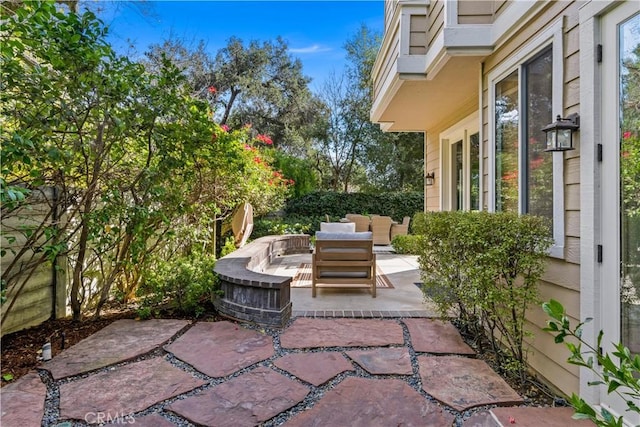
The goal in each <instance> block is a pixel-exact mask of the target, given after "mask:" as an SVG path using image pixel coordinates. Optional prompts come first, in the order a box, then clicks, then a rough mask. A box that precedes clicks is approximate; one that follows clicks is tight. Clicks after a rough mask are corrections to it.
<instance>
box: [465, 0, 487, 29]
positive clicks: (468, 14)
mask: <svg viewBox="0 0 640 427" xmlns="http://www.w3.org/2000/svg"><path fill="white" fill-rule="evenodd" d="M493 3H494V2H493V1H486V0H476V1H460V2H458V24H490V23H491V22H493Z"/></svg>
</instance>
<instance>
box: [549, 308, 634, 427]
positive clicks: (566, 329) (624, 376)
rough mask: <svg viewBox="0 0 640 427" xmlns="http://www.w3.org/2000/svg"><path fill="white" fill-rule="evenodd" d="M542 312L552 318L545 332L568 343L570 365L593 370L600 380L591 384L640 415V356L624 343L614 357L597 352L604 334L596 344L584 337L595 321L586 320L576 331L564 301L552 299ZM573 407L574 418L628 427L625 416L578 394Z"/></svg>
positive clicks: (597, 423)
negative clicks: (613, 396) (599, 387)
mask: <svg viewBox="0 0 640 427" xmlns="http://www.w3.org/2000/svg"><path fill="white" fill-rule="evenodd" d="M542 309H543V310H544V312H545V313H547V315H548V316H549V317H551V320H548V321H547V327H546V328H544V330H545V331H548V332H551V333H552V334H554V338H555V342H556V343H564V344H565V345H566V346H567V348H568V349H569V352H570V356H569V358H568V359H567V362H569V363H570V364H572V365H577V366H581V367H584V368H587V369H589V370H591V371H592V372H593V373H594V374H595V376H596V377H597V378H598V380H596V381H593V382H590V383H589V385H594V386H605V387H606V389H607V394H615V395H617V396H619V397H620V398H621V399H622V400H623V401H625V402H626V403H627V409H626V411H627V412H632V413H636V414H640V404H639V403H638V402H640V355H638V354H636V355H632V354H631V352H630V351H629V349H628V348H627V347H625V346H624V345H622V343H617V344H614V348H615V351H613V352H612V353H611V354H609V353H602V352H601V351H598V350H597V349H601V348H602V338H603V333H602V331H600V333H599V334H598V339H597V342H596V344H595V345H591V344H589V343H587V342H586V341H585V340H584V339H583V338H582V327H583V326H584V324H585V323H587V322H589V321H591V320H592V319H586V320H585V321H584V322H582V323H579V324H578V325H577V326H576V327H575V328H572V327H571V324H570V322H569V318H568V317H567V315H566V312H565V309H564V307H563V306H562V304H561V303H560V302H558V301H556V300H553V299H552V300H550V301H549V302H545V303H543V304H542ZM567 338H571V341H566V339H567ZM571 405H572V406H573V407H574V409H575V414H574V416H573V418H576V419H589V420H591V421H593V422H594V423H595V424H596V425H598V426H606V427H622V426H623V425H624V415H622V416H620V417H617V418H616V417H615V416H614V415H613V414H611V413H610V412H609V411H608V410H607V409H605V408H603V407H599V406H592V405H589V404H588V403H587V402H586V401H585V400H584V399H582V398H581V397H580V396H578V395H576V394H575V393H574V394H573V395H572V396H571Z"/></svg>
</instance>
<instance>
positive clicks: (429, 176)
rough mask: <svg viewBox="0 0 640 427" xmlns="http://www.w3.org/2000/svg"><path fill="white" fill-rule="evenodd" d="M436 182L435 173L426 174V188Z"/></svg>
mask: <svg viewBox="0 0 640 427" xmlns="http://www.w3.org/2000/svg"><path fill="white" fill-rule="evenodd" d="M435 180H436V173H435V172H429V173H428V174H426V175H425V176H424V185H426V186H427V187H430V186H432V185H433V183H434V182H435Z"/></svg>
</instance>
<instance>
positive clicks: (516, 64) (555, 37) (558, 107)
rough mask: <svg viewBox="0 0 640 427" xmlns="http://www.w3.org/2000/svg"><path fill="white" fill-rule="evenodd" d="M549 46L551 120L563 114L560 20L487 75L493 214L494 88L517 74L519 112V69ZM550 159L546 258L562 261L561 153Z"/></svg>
mask: <svg viewBox="0 0 640 427" xmlns="http://www.w3.org/2000/svg"><path fill="white" fill-rule="evenodd" d="M550 45H552V52H551V55H552V58H553V72H552V75H553V76H554V78H553V81H552V91H551V92H552V101H551V110H552V117H556V116H557V115H561V116H564V114H563V105H564V104H563V93H564V90H563V89H564V88H563V83H564V82H563V78H562V76H564V57H563V51H564V46H563V21H562V18H560V19H558V20H556V21H555V22H554V23H553V24H551V25H549V27H547V28H546V29H545V30H544V31H542V32H540V34H538V35H537V36H536V37H534V38H533V39H531V40H530V41H529V42H527V43H526V44H525V45H523V46H522V47H521V48H520V49H518V50H517V51H516V52H515V53H514V54H513V55H511V56H510V57H509V58H507V59H505V61H503V62H502V63H501V64H500V65H498V66H497V67H496V68H495V69H494V70H492V71H491V72H489V74H488V79H487V80H488V81H487V82H488V85H489V87H488V89H489V101H488V102H489V123H488V125H489V126H488V133H489V134H488V135H487V136H488V142H489V143H488V151H489V162H488V163H489V164H488V166H489V167H488V169H489V170H488V178H489V188H488V197H489V200H488V210H489V211H490V212H495V210H496V172H495V170H496V169H495V168H496V161H495V159H496V141H495V130H496V129H495V114H496V111H495V98H496V94H495V86H496V84H497V83H498V82H500V81H501V80H502V79H504V78H505V77H507V76H508V75H509V74H511V73H512V72H513V71H515V70H518V106H519V108H522V99H521V93H522V90H521V89H522V88H521V85H522V76H521V73H522V66H523V65H524V64H525V63H526V62H527V61H528V60H530V59H532V58H533V57H534V56H535V55H537V54H538V53H540V52H542V51H543V50H545V49H547V48H548V47H549V46H550ZM522 126H523V123H522V120H519V121H518V128H519V129H518V135H519V136H520V135H522V132H521V130H522V129H521V127H522ZM518 150H519V151H518V196H519V197H520V196H521V195H522V194H523V188H524V185H526V183H525V182H523V173H522V156H523V150H524V144H523V141H519V144H518ZM549 155H552V156H553V239H554V244H553V246H552V247H551V248H550V249H549V256H551V257H554V258H561V259H564V241H565V236H564V231H565V212H564V153H563V152H554V153H549ZM518 206H519V207H518V210H519V212H520V213H522V207H523V203H522V199H520V200H519V203H518Z"/></svg>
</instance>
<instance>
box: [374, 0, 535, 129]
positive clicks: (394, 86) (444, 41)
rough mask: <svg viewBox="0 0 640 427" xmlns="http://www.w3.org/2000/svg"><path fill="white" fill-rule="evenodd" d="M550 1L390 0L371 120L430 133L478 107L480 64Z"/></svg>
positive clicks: (390, 127) (375, 83)
mask: <svg viewBox="0 0 640 427" xmlns="http://www.w3.org/2000/svg"><path fill="white" fill-rule="evenodd" d="M541 3H544V2H536V1H526V0H525V1H509V2H507V1H505V0H501V1H483V0H476V1H469V0H467V1H459V0H387V1H386V2H385V31H384V38H383V41H382V46H381V48H380V51H379V52H378V56H377V58H376V62H375V64H374V67H373V73H372V78H373V93H374V99H373V107H372V109H371V120H372V121H374V122H376V123H380V125H381V127H382V129H383V130H387V131H424V130H427V129H431V128H433V127H434V126H437V125H438V124H439V123H442V122H443V121H445V120H446V119H447V117H448V116H449V115H450V114H451V113H452V112H454V111H455V110H456V109H460V108H463V107H465V106H470V105H476V106H477V105H478V93H479V81H480V78H481V73H482V69H481V63H482V61H483V60H484V58H485V57H486V56H487V55H490V54H491V53H493V52H494V48H495V46H496V45H497V44H498V43H499V42H500V41H501V40H504V39H505V38H507V37H509V36H510V35H511V34H513V32H515V31H517V30H518V29H519V28H521V27H522V25H523V24H524V23H525V22H526V17H528V16H530V15H531V13H533V12H534V11H535V10H538V8H540V7H541V6H540V4H541Z"/></svg>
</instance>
